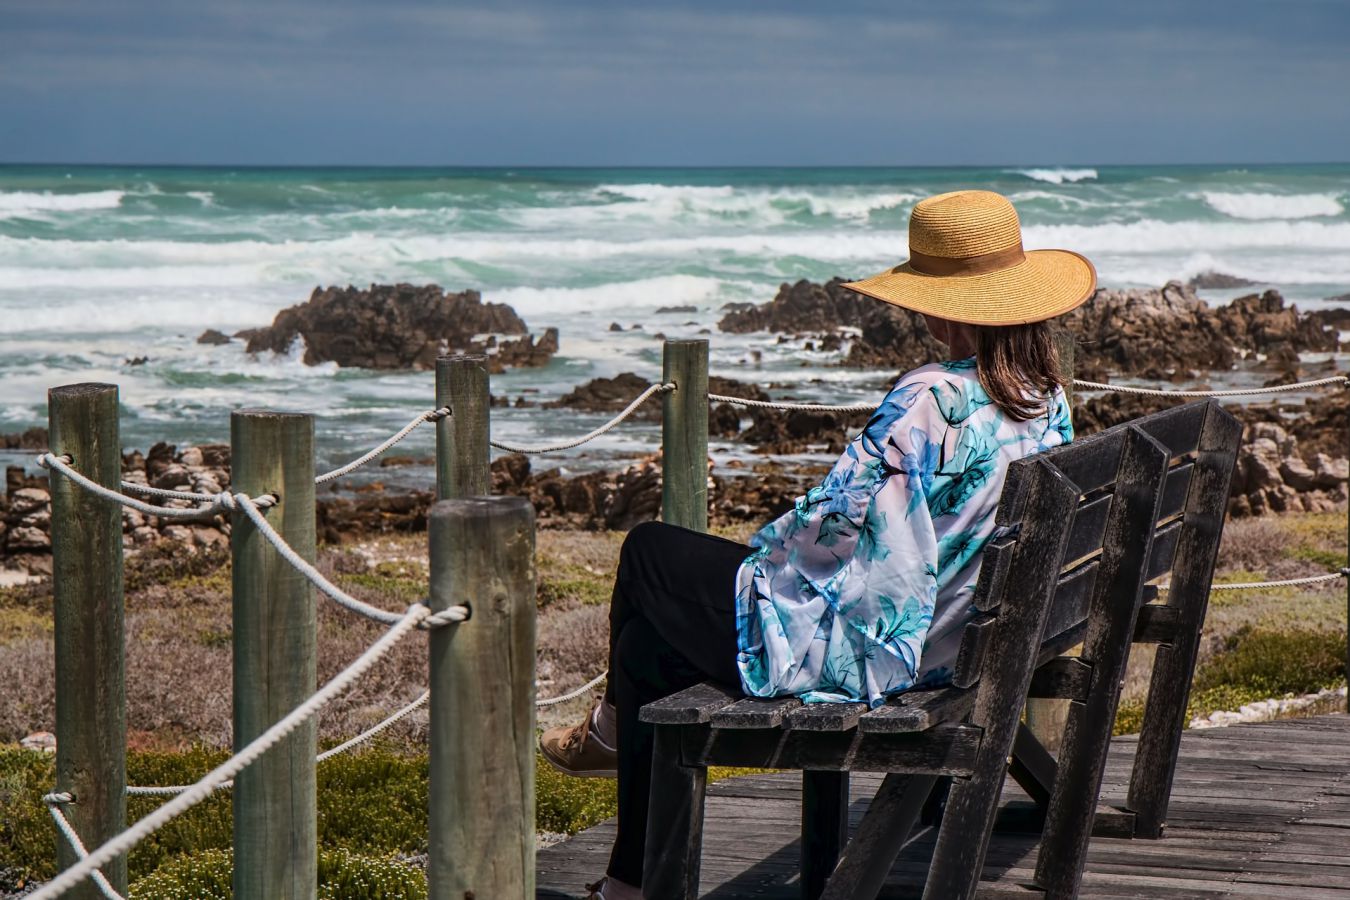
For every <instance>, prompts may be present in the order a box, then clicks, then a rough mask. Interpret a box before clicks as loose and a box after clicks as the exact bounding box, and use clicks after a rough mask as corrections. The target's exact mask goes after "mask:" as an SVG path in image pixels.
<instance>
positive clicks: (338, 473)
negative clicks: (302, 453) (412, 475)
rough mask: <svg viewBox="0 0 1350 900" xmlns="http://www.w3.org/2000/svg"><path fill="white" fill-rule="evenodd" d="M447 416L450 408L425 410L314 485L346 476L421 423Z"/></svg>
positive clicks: (316, 481)
mask: <svg viewBox="0 0 1350 900" xmlns="http://www.w3.org/2000/svg"><path fill="white" fill-rule="evenodd" d="M448 415H450V408H449V407H448V406H442V407H441V408H440V409H431V410H427V411H426V412H424V413H422V414H421V415H419V416H418V417H417V418H415V419H413V420H412V421H411V422H409V423H408V424H407V425H404V426H403V427H402V428H400V429H399V430H398V431H397V432H395V433H394V436H393V437H391V438H389V440H387V441H385V442H384V443H383V444H380V446H378V447H376V448H375V449H374V450H371V451H370V452H369V453H367V454H365V455H364V456H360V457H357V458H356V459H354V460H352V461H351V462H349V463H347V464H346V465H345V466H339V467H338V468H336V469H334V470H333V471H331V472H324V473H323V474H322V475H320V476H318V477H316V478H315V479H314V483H315V484H323V483H324V482H328V481H332V480H333V479H335V478H341V477H342V476H343V475H346V474H348V473H349V472H354V471H356V470H357V469H359V468H361V467H362V466H364V465H365V464H366V463H368V462H370V461H371V460H372V459H375V458H376V457H378V456H380V455H381V454H382V453H384V452H385V451H387V450H388V449H389V448H390V447H392V446H394V445H395V444H397V443H398V442H399V441H401V440H403V439H404V438H405V437H407V436H408V435H410V434H412V433H413V432H414V431H416V430H417V428H418V427H419V426H420V425H421V424H422V423H423V422H437V421H440V420H441V419H444V418H445V417H446V416H448Z"/></svg>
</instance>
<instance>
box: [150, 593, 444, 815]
mask: <svg viewBox="0 0 1350 900" xmlns="http://www.w3.org/2000/svg"><path fill="white" fill-rule="evenodd" d="M424 621H425V620H424ZM429 699H431V692H430V691H423V692H422V693H421V694H420V695H419V696H418V698H417V699H416V700H414V701H413V702H411V703H409V704H408V705H407V706H405V707H403V708H402V709H400V710H399V711H398V712H396V713H394V714H393V715H391V716H389V717H388V718H386V719H385V720H384V721H382V722H380V723H379V724H378V725H373V726H371V727H370V728H367V729H366V730H365V731H363V732H361V733H360V734H358V735H357V736H356V737H353V738H348V739H347V740H345V741H343V742H342V743H341V744H338V745H337V746H336V747H333V748H332V749H331V750H325V751H324V752H322V753H320V754H319V755H318V756H316V757H315V758H314V762H315V763H316V764H317V763H321V762H323V761H324V760H327V759H332V758H333V757H335V756H337V755H338V754H340V753H346V752H347V751H348V750H350V749H352V748H353V747H356V746H358V745H360V744H364V743H365V742H366V741H368V740H370V739H371V738H373V737H374V736H375V735H377V734H379V733H380V732H381V731H384V730H385V729H386V728H388V727H389V726H390V725H393V724H394V723H395V722H398V721H399V720H400V719H402V718H404V717H405V716H408V715H410V714H411V713H413V712H414V711H416V710H417V709H418V708H420V707H422V706H425V705H426V703H427V700H429ZM190 787H192V785H190V784H173V785H163V786H159V787H135V786H130V785H128V786H127V796H128V797H164V796H170V795H173V794H181V793H183V791H186V790H187V789H188V788H190ZM231 787H234V782H233V781H222V782H221V783H220V784H218V785H216V788H215V789H216V790H218V791H223V790H225V789H226V788H231Z"/></svg>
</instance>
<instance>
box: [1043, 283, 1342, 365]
mask: <svg viewBox="0 0 1350 900" xmlns="http://www.w3.org/2000/svg"><path fill="white" fill-rule="evenodd" d="M1061 321H1062V324H1063V326H1064V327H1065V328H1066V329H1068V330H1069V331H1070V332H1072V333H1073V334H1074V335H1075V336H1076V337H1077V339H1078V351H1077V359H1076V361H1075V370H1076V372H1075V374H1077V375H1078V376H1079V377H1082V378H1088V379H1092V380H1101V379H1102V378H1103V377H1105V376H1106V375H1107V374H1108V373H1111V372H1115V373H1123V374H1148V375H1150V376H1151V377H1164V378H1165V377H1167V376H1168V375H1169V374H1170V373H1182V377H1183V378H1184V377H1188V376H1189V373H1191V372H1192V371H1194V370H1200V371H1205V370H1214V369H1218V370H1227V369H1230V368H1232V367H1233V365H1234V364H1235V363H1236V362H1237V361H1238V360H1239V359H1245V358H1251V357H1253V356H1255V355H1256V354H1263V355H1266V356H1267V357H1272V358H1273V359H1274V365H1275V366H1277V367H1279V366H1281V365H1284V366H1287V365H1288V364H1289V362H1290V360H1295V361H1296V360H1297V354H1298V353H1301V352H1306V351H1327V350H1335V349H1336V347H1337V345H1338V338H1337V334H1336V332H1335V330H1334V329H1331V328H1328V327H1327V326H1326V325H1325V324H1323V323H1322V322H1321V321H1319V320H1318V319H1316V318H1315V317H1312V316H1307V315H1302V314H1300V313H1299V312H1298V309H1297V308H1296V307H1294V306H1286V305H1285V302H1284V298H1283V297H1282V296H1280V293H1279V292H1278V291H1273V290H1271V291H1266V292H1264V293H1262V294H1259V295H1258V294H1250V295H1248V296H1245V297H1239V298H1237V299H1236V300H1234V301H1233V302H1232V303H1230V304H1228V305H1226V306H1220V307H1210V306H1209V305H1208V304H1206V303H1205V302H1204V301H1203V300H1201V299H1200V298H1199V297H1197V296H1196V295H1195V291H1194V290H1192V289H1191V288H1189V287H1187V286H1185V285H1183V284H1181V283H1180V282H1176V281H1170V282H1168V283H1167V284H1166V285H1164V286H1163V287H1162V288H1160V289H1158V290H1151V289H1150V290H1106V289H1101V290H1098V291H1097V292H1096V293H1095V294H1094V295H1093V296H1092V297H1091V298H1090V299H1089V300H1088V302H1087V303H1085V304H1083V305H1082V306H1080V307H1079V308H1078V309H1076V310H1074V311H1073V312H1071V313H1069V314H1068V315H1066V316H1064V317H1063V319H1062V320H1061Z"/></svg>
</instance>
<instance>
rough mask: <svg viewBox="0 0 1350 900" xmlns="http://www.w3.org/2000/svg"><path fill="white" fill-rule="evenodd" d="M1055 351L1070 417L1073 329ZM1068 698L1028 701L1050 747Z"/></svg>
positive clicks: (1033, 727) (1035, 727) (1059, 338)
mask: <svg viewBox="0 0 1350 900" xmlns="http://www.w3.org/2000/svg"><path fill="white" fill-rule="evenodd" d="M1055 350H1056V351H1057V352H1058V353H1059V367H1060V371H1061V372H1063V373H1064V377H1065V378H1066V379H1067V380H1068V382H1069V383H1068V384H1067V385H1065V387H1064V399H1065V400H1066V401H1068V404H1069V415H1070V418H1072V416H1073V368H1074V356H1075V339H1074V335H1073V332H1071V331H1065V330H1063V329H1060V330H1058V331H1056V332H1055ZM1080 649H1081V648H1080V647H1075V648H1073V649H1071V650H1069V651H1068V655H1070V656H1077V655H1078V653H1079V650H1080ZM1069 702H1070V701H1068V700H1049V699H1041V698H1032V699H1029V700H1027V728H1028V729H1030V731H1031V733H1032V734H1034V735H1035V736H1036V739H1037V740H1039V741H1040V742H1041V744H1042V745H1043V746H1044V747H1045V749H1047V750H1058V749H1059V744H1060V741H1061V740H1062V739H1063V736H1064V726H1065V724H1066V722H1067V721H1068V716H1069Z"/></svg>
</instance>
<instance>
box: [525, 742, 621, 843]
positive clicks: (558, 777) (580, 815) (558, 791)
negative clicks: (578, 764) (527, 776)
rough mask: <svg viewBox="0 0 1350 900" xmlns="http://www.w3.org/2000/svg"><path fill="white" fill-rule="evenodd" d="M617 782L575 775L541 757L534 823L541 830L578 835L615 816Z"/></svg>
mask: <svg viewBox="0 0 1350 900" xmlns="http://www.w3.org/2000/svg"><path fill="white" fill-rule="evenodd" d="M618 808H619V792H618V782H616V781H615V780H614V779H612V778H573V777H571V776H570V775H564V774H562V773H561V772H559V771H558V770H556V769H554V768H553V767H552V766H550V765H549V764H548V763H547V762H545V761H544V758H543V757H541V756H536V757H535V766H534V822H535V826H534V827H535V828H537V829H539V830H540V831H555V832H559V833H561V834H576V833H577V832H578V831H581V830H582V829H583V828H590V827H591V826H592V825H594V824H596V823H597V822H603V821H604V820H605V819H608V818H609V817H610V816H612V815H614V814H615V813H616V812H617V811H618Z"/></svg>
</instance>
